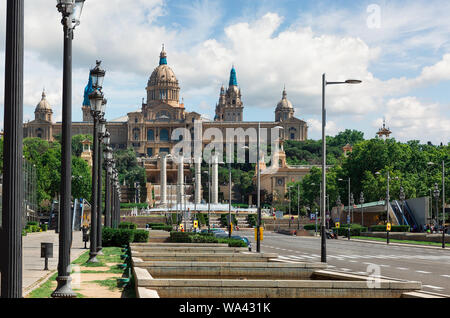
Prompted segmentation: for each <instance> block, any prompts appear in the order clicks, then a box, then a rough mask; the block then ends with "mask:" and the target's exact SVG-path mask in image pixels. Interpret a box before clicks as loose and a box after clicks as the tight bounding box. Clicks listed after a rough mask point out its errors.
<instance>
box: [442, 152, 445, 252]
mask: <svg viewBox="0 0 450 318" xmlns="http://www.w3.org/2000/svg"><path fill="white" fill-rule="evenodd" d="M442 248H445V161H444V160H442Z"/></svg>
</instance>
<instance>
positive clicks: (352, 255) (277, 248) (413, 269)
mask: <svg viewBox="0 0 450 318" xmlns="http://www.w3.org/2000/svg"><path fill="white" fill-rule="evenodd" d="M236 234H237V233H236ZM239 235H245V236H247V237H248V238H249V239H250V241H251V242H252V246H253V251H256V242H255V239H254V233H253V232H244V231H241V233H239ZM261 252H269V253H277V254H278V255H279V257H278V258H279V260H280V261H284V262H298V261H301V262H320V237H296V236H289V235H283V234H277V233H273V232H265V233H264V239H263V241H262V242H261ZM327 263H328V265H329V269H331V270H336V271H339V272H345V273H356V274H363V275H368V274H369V273H373V268H376V269H377V270H379V274H380V275H381V276H383V277H390V278H397V279H405V280H413V281H420V282H422V287H423V290H426V291H430V292H434V293H439V294H446V295H450V250H449V249H446V250H442V249H433V248H427V247H412V246H397V245H387V244H385V243H381V244H380V243H378V244H377V243H369V242H360V241H353V240H350V241H348V240H347V239H346V238H339V239H338V240H327ZM373 264H374V265H377V266H379V267H376V266H373Z"/></svg>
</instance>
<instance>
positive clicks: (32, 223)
mask: <svg viewBox="0 0 450 318" xmlns="http://www.w3.org/2000/svg"><path fill="white" fill-rule="evenodd" d="M27 225H32V226H38V225H39V223H38V222H36V221H30V222H28V223H27Z"/></svg>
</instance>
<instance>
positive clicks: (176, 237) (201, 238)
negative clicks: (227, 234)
mask: <svg viewBox="0 0 450 318" xmlns="http://www.w3.org/2000/svg"><path fill="white" fill-rule="evenodd" d="M170 242H172V243H223V244H228V246H229V247H247V244H245V242H244V241H242V240H236V239H227V238H217V237H214V236H213V234H211V233H205V234H197V233H193V232H175V231H173V232H170Z"/></svg>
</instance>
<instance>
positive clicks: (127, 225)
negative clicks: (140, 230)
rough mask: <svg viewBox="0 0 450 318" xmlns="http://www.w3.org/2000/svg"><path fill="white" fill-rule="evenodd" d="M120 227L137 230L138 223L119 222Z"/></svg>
mask: <svg viewBox="0 0 450 318" xmlns="http://www.w3.org/2000/svg"><path fill="white" fill-rule="evenodd" d="M119 229H129V230H136V229H137V225H136V224H134V223H132V222H121V223H120V224H119Z"/></svg>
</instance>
